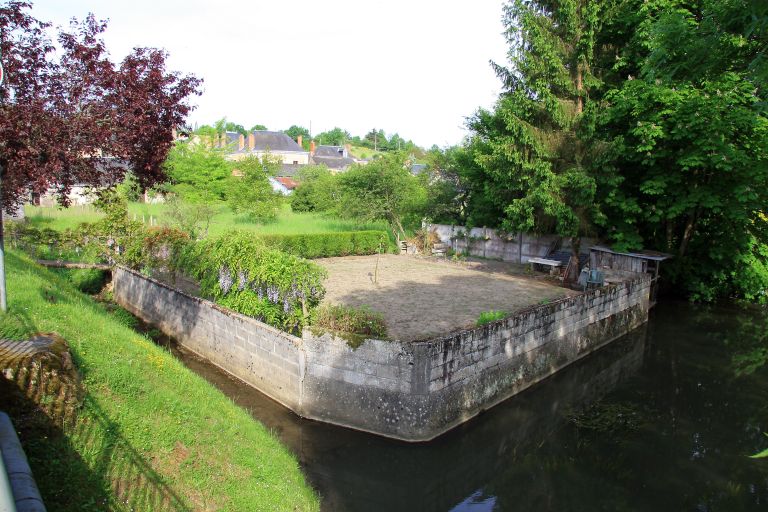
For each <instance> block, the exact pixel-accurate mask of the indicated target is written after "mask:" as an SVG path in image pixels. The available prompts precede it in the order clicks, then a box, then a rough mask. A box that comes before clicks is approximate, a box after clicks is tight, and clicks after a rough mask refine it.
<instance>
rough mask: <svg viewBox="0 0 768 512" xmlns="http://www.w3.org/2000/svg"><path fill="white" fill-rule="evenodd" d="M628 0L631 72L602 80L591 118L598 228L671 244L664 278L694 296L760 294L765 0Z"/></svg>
mask: <svg viewBox="0 0 768 512" xmlns="http://www.w3.org/2000/svg"><path fill="white" fill-rule="evenodd" d="M635 3H636V4H638V5H636V6H635V7H637V8H638V9H639V10H638V11H636V12H641V13H643V17H642V18H640V19H639V20H638V21H637V23H636V26H635V28H634V30H633V32H632V37H631V38H630V40H629V42H628V44H627V46H626V47H625V48H626V53H627V55H632V56H633V57H635V58H636V59H637V64H636V66H635V69H636V71H635V73H636V74H635V75H633V76H631V78H632V79H626V80H623V81H621V82H618V83H616V84H612V88H611V90H610V91H609V92H608V93H607V95H606V107H607V108H605V109H604V110H603V111H602V113H601V115H600V117H599V124H598V133H597V135H598V136H599V137H601V138H602V139H604V140H605V141H607V142H608V143H609V145H608V149H607V151H606V152H605V153H603V154H602V155H601V157H600V158H599V159H597V160H596V166H595V167H596V171H597V176H598V179H599V185H600V193H599V197H598V199H599V201H600V202H601V203H602V204H603V209H604V211H605V213H606V217H605V218H604V220H603V223H602V224H603V227H604V232H605V234H606V236H608V237H609V238H610V239H611V240H612V241H613V242H614V243H615V244H616V245H617V246H618V247H620V248H627V249H637V248H642V247H646V248H654V249H662V250H666V251H668V252H671V253H673V254H675V255H676V258H675V260H674V261H673V262H672V265H671V266H668V267H669V268H671V269H672V277H673V280H674V282H675V283H676V284H677V285H679V286H680V288H681V289H683V290H685V291H686V292H687V293H688V294H689V295H691V296H692V297H694V298H699V299H713V298H715V297H717V296H719V295H723V294H726V295H736V296H742V297H746V298H749V299H752V300H763V301H765V300H766V293H768V292H767V290H768V245H766V244H767V243H768V236H766V235H768V226H767V225H766V219H765V216H764V214H765V210H766V204H768V167H767V166H768V118H766V109H765V105H766V87H765V83H766V82H765V80H764V78H765V69H766V67H765V58H766V48H768V38H766V23H767V20H768V5H766V4H765V3H764V2H763V3H761V2H755V1H752V0H722V1H721V0H700V1H682V2H681V1H676V2H671V1H658V2H655V3H653V4H652V7H653V8H649V6H644V7H643V8H641V6H640V5H639V2H635ZM622 57H623V56H622V55H621V52H620V53H619V59H617V60H618V61H624V60H626V59H623V58H622ZM628 74H630V73H628Z"/></svg>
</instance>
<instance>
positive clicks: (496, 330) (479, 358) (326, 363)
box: [114, 269, 650, 441]
mask: <svg viewBox="0 0 768 512" xmlns="http://www.w3.org/2000/svg"><path fill="white" fill-rule="evenodd" d="M649 287H650V279H649V278H646V277H644V276H643V277H639V278H638V279H636V280H634V281H628V282H625V283H621V284H616V285H611V286H608V287H604V288H599V289H596V290H591V291H589V292H587V293H584V294H580V295H576V296H572V297H567V298H564V299H561V300H558V301H556V302H553V303H550V304H545V305H540V306H536V307H532V308H530V309H528V310H525V311H520V312H517V313H515V314H513V315H512V316H510V317H508V318H505V319H503V320H499V321H497V322H494V323H491V324H488V325H486V326H483V327H478V328H473V329H468V330H463V331H458V332H455V333H451V334H449V335H446V336H443V337H439V338H434V339H430V340H425V341H418V342H411V343H401V342H397V341H382V340H366V341H365V342H364V343H363V344H362V345H361V346H359V347H358V348H351V347H350V346H349V345H347V343H346V342H345V341H344V340H341V339H338V338H334V337H332V336H330V335H328V334H325V335H323V336H315V335H312V334H311V333H309V331H306V332H305V334H304V336H303V338H298V337H294V336H291V335H288V334H285V333H283V332H281V331H278V330H276V329H274V328H272V327H270V326H268V325H265V324H263V323H261V322H258V321H256V320H254V319H252V318H249V317H246V316H243V315H239V314H237V313H233V312H231V311H228V310H226V309H224V308H221V307H219V306H216V305H215V304H212V303H211V302H208V301H205V300H203V299H199V298H196V297H192V296H189V295H186V294H184V293H182V292H180V291H177V290H174V289H173V288H171V287H169V286H167V285H165V284H162V283H160V282H157V281H154V280H152V279H149V278H146V277H144V276H141V275H139V274H137V273H134V272H132V271H129V270H126V269H117V270H116V271H115V274H114V294H115V300H116V301H117V302H118V303H119V304H121V305H122V306H123V307H125V308H126V309H128V310H129V311H131V312H133V313H134V314H136V315H137V316H139V317H140V318H142V319H144V320H145V321H147V322H150V323H153V324H155V325H157V326H158V327H159V328H160V329H162V330H163V331H164V332H166V333H168V334H169V335H171V336H174V337H175V338H176V339H178V340H179V342H180V343H181V344H182V345H184V346H185V347H187V348H189V349H191V350H193V351H195V352H197V353H198V354H200V355H202V356H204V357H206V358H207V359H209V360H210V361H211V362H212V363H214V364H216V365H217V366H219V367H221V368H223V369H224V370H226V371H228V372H229V373H231V374H233V375H235V376H237V377H239V378H240V379H242V380H243V381H245V382H247V383H248V384H251V385H252V386H254V387H256V388H257V389H259V390H260V391H262V392H264V393H265V394H267V395H268V396H270V397H272V398H273V399H275V400H277V401H278V402H280V403H282V404H283V405H285V406H286V407H289V408H290V409H292V410H293V411H294V412H296V413H297V414H299V415H301V416H304V417H307V418H312V419H317V420H320V421H325V422H328V423H334V424H338V425H343V426H347V427H351V428H355V429H359V430H364V431H368V432H372V433H376V434H380V435H384V436H387V437H393V438H397V439H403V440H406V441H426V440H429V439H432V438H434V437H436V436H438V435H440V434H442V433H444V432H446V431H447V430H450V429H451V428H453V427H455V426H456V425H459V424H461V423H463V422H465V421H467V420H468V419H469V418H471V417H473V416H475V415H476V414H478V413H479V412H481V411H482V410H484V409H487V408H489V407H492V406H493V405H495V404H497V403H499V402H500V401H502V400H504V399H506V398H509V397H510V396H512V395H514V394H516V393H518V392H520V391H521V390H523V389H525V388H526V387H529V386H531V385H532V384H534V383H536V382H538V381H539V380H541V379H543V378H545V377H547V376H549V375H552V374H553V373H555V372H557V371H558V370H559V369H560V368H562V367H564V366H566V365H568V364H570V363H571V362H573V361H575V360H577V359H579V358H581V357H583V356H584V355H586V354H588V353H590V352H592V351H593V350H595V349H597V348H599V347H601V346H602V345H604V344H606V343H608V342H610V341H612V340H614V339H616V338H618V337H620V336H622V335H624V334H626V333H628V332H629V331H630V330H632V329H634V328H635V327H638V326H639V325H641V324H642V323H644V322H645V321H647V319H648V291H649Z"/></svg>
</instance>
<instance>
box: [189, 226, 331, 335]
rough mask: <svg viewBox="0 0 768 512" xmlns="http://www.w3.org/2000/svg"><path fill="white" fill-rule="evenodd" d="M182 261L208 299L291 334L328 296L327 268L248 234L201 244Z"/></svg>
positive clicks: (227, 236)
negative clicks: (324, 284) (268, 244)
mask: <svg viewBox="0 0 768 512" xmlns="http://www.w3.org/2000/svg"><path fill="white" fill-rule="evenodd" d="M182 260H183V261H182V265H183V266H184V268H185V272H187V273H188V274H190V275H191V276H192V277H194V278H195V279H197V280H198V281H199V283H200V290H201V292H202V293H203V295H206V296H208V297H210V298H212V299H213V300H214V301H215V302H216V303H218V304H221V305H222V306H225V307H227V308H230V309H233V310H235V311H237V312H239V313H242V314H244V315H249V316H252V317H254V318H256V319H258V320H261V321H263V322H265V323H267V324H269V325H272V326H274V327H277V328H279V329H283V330H285V331H288V332H299V331H300V330H301V328H302V327H303V326H304V325H306V323H307V322H308V319H309V315H310V313H311V312H312V311H313V310H314V309H315V308H317V306H318V305H319V304H320V301H321V300H322V298H323V296H324V295H325V288H324V287H323V280H324V279H325V278H326V277H327V272H326V271H325V269H323V268H322V267H320V266H318V265H316V264H314V263H312V262H310V261H307V260H305V259H303V258H299V257H297V256H293V255H291V254H286V253H284V252H282V251H279V250H276V249H272V248H269V247H268V246H266V245H265V244H264V242H263V241H262V240H259V239H258V238H256V237H254V236H253V235H252V234H249V233H243V232H237V231H232V232H230V233H227V234H225V235H223V236H221V237H218V238H214V239H210V240H203V241H199V242H197V243H195V244H193V245H190V246H189V247H188V249H187V251H186V252H185V254H184V256H183V258H182Z"/></svg>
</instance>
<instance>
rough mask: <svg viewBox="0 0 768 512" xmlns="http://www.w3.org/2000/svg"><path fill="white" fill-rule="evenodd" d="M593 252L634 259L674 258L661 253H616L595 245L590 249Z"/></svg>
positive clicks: (662, 259) (659, 259) (656, 259)
mask: <svg viewBox="0 0 768 512" xmlns="http://www.w3.org/2000/svg"><path fill="white" fill-rule="evenodd" d="M590 249H591V250H593V251H600V252H609V253H611V254H619V255H621V256H632V257H634V258H642V259H646V260H655V261H664V260H668V259H669V258H672V257H673V256H672V255H671V254H667V253H665V252H659V251H638V252H619V251H614V250H613V249H611V248H610V247H604V246H602V245H593V246H592V247H590Z"/></svg>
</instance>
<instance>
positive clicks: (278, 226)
mask: <svg viewBox="0 0 768 512" xmlns="http://www.w3.org/2000/svg"><path fill="white" fill-rule="evenodd" d="M165 209H166V207H165V205H163V204H145V203H131V204H130V205H129V206H128V210H129V212H130V213H131V214H132V215H133V216H134V218H136V219H137V220H144V221H145V222H147V223H149V222H150V217H151V218H152V221H153V222H159V223H160V224H169V223H170V220H169V219H168V217H167V215H166V213H165ZM24 211H25V213H26V215H27V218H28V219H29V221H30V222H31V223H32V224H33V225H35V226H38V227H41V228H43V227H49V228H52V229H56V230H62V229H67V228H74V227H76V226H77V225H78V224H80V223H82V222H93V221H95V220H97V219H99V218H101V216H102V214H101V213H100V212H98V211H97V210H96V209H95V208H94V207H93V206H90V205H86V206H71V207H69V208H66V209H61V208H56V207H39V206H31V205H27V206H26V207H25V208H24ZM232 229H238V230H247V231H253V232H254V233H261V234H299V233H327V232H338V231H362V230H368V229H379V230H383V231H387V232H389V228H388V227H387V225H386V224H385V223H360V222H357V221H354V220H343V219H338V218H334V217H330V216H328V215H323V214H319V213H294V212H293V211H291V208H290V206H289V205H285V206H284V208H283V209H282V211H281V212H280V215H279V216H278V218H277V220H276V221H275V222H271V223H267V224H257V223H253V222H250V221H248V220H247V219H246V218H244V217H243V216H238V215H235V214H234V213H232V211H231V210H229V208H227V207H226V206H222V207H221V209H220V212H219V213H218V214H217V215H216V216H215V217H214V218H213V220H212V221H211V226H210V229H209V231H208V234H209V235H211V236H216V235H220V234H222V233H225V232H227V231H230V230H232Z"/></svg>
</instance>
